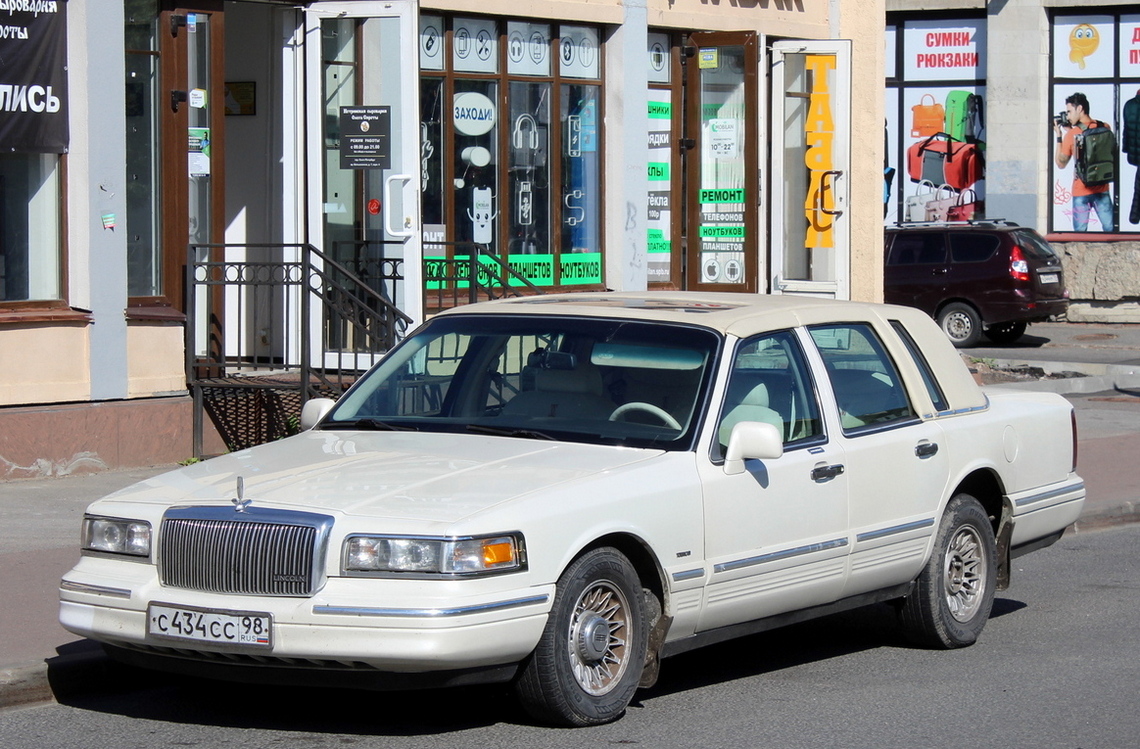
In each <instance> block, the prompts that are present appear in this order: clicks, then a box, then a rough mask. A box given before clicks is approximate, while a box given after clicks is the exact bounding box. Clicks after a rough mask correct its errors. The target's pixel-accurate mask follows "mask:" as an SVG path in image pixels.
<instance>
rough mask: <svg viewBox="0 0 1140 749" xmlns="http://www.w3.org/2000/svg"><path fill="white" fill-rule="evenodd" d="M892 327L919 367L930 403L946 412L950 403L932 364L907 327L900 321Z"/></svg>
mask: <svg viewBox="0 0 1140 749" xmlns="http://www.w3.org/2000/svg"><path fill="white" fill-rule="evenodd" d="M891 327H892V328H894V329H895V332H896V333H898V334H899V338H900V339H902V342H903V345H905V346H906V350H907V351H909V352H910V357H911V359H913V360H914V364H915V366H916V367H918V371H919V373H920V374H921V375H922V384H923V385H925V386H926V392H927V394H928V395H929V396H930V402H931V403H933V404H934V407H935V408H936V409H938V410H939V411H945V410H946V409H947V408H949V407H950V403H949V401H947V400H946V395H945V394H944V393H943V392H942V387H941V386H939V384H938V380H937V379H935V377H934V370H932V369H931V368H930V364H929V363H928V362H927V361H926V357H925V356H923V355H922V351H920V350H919V348H918V344H917V343H915V342H914V339H913V338H911V335H910V333H909V332H908V331H907V329H906V326H905V325H903V324H902V323H901V322H899V321H898V320H891Z"/></svg>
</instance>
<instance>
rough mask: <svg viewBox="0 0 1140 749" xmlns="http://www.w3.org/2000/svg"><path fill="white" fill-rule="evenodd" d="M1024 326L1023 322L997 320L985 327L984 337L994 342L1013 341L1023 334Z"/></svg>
mask: <svg viewBox="0 0 1140 749" xmlns="http://www.w3.org/2000/svg"><path fill="white" fill-rule="evenodd" d="M1026 327H1028V326H1027V325H1026V324H1025V323H1023V322H999V323H997V324H995V325H991V326H989V327H988V328H986V338H989V339H990V340H991V341H993V342H994V343H1013V342H1014V341H1016V340H1017V339H1018V338H1021V336H1023V335H1025V328H1026Z"/></svg>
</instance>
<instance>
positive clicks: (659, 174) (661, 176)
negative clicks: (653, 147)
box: [649, 161, 669, 182]
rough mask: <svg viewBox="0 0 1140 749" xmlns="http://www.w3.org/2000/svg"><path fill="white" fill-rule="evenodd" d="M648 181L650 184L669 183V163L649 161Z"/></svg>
mask: <svg viewBox="0 0 1140 749" xmlns="http://www.w3.org/2000/svg"><path fill="white" fill-rule="evenodd" d="M649 181H650V182H668V181H669V162H668V161H650V162H649Z"/></svg>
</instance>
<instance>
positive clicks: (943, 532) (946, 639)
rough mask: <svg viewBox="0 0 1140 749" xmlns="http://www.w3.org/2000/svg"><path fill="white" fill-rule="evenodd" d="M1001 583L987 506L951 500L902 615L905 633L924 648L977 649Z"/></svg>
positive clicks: (959, 497) (959, 498) (958, 498)
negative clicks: (998, 585)
mask: <svg viewBox="0 0 1140 749" xmlns="http://www.w3.org/2000/svg"><path fill="white" fill-rule="evenodd" d="M996 582H997V544H996V542H995V541H994V531H993V526H992V525H991V524H990V519H989V516H988V515H986V511H985V510H984V509H982V505H981V503H979V502H978V500H976V499H974V498H973V497H971V496H970V495H969V494H959V495H957V496H955V497H954V498H953V499H951V500H950V504H949V505H948V506H947V507H946V514H945V515H943V516H942V522H941V523H940V524H939V526H938V535H937V536H936V537H935V540H934V551H933V552H932V553H931V555H930V560H929V561H927V563H926V566H925V567H924V568H923V570H922V572H921V573H920V574H919V576H918V579H917V580H916V581H915V586H914V591H913V592H912V593H911V594H910V595H909V596H907V597H906V599H904V600H903V604H902V607H901V609H900V614H901V620H902V625H903V630H904V631H905V632H906V635H907V637H908V638H909V639H910V640H911V641H912V642H914V643H915V644H918V645H925V646H929V647H934V648H943V649H949V648H959V647H964V646H966V645H972V644H973V643H974V641H975V640H977V639H978V635H980V634H981V632H982V628H983V627H985V626H986V621H987V620H988V619H989V618H990V609H991V608H992V607H993V602H994V589H995V586H996Z"/></svg>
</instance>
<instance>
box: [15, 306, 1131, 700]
mask: <svg viewBox="0 0 1140 749" xmlns="http://www.w3.org/2000/svg"><path fill="white" fill-rule="evenodd" d="M1081 335H1086V336H1093V338H1091V339H1089V340H1091V341H1092V343H1093V344H1095V345H1096V346H1100V345H1101V344H1103V343H1104V342H1105V341H1108V342H1110V343H1114V344H1115V345H1113V346H1111V347H1105V348H1096V347H1090V345H1089V344H1088V343H1087V342H1083V341H1082V340H1081V339H1080V338H1079V336H1081ZM1105 335H1113V336H1115V337H1114V338H1108V339H1106V338H1103V337H1102V336H1105ZM1026 339H1027V341H1026V344H1027V345H1018V346H1012V347H1002V348H986V349H971V350H966V351H963V353H964V354H965V355H966V356H967V358H973V359H976V360H978V361H979V362H984V363H985V366H984V368H986V369H989V370H1002V369H1008V368H1011V367H1015V366H1020V365H1031V366H1036V367H1039V368H1041V369H1043V370H1044V371H1045V372H1046V373H1048V372H1082V373H1084V374H1086V375H1089V376H1084V377H1075V378H1074V377H1070V378H1065V379H1039V380H1028V381H1023V382H1008V383H1004V384H999V385H991V387H998V388H1028V389H1037V390H1041V389H1048V390H1053V391H1055V392H1060V393H1062V394H1064V395H1066V397H1068V398H1069V399H1070V401H1071V402H1072V403H1073V405H1074V407H1075V408H1076V412H1077V423H1078V432H1079V444H1078V452H1079V464H1078V470H1079V471H1080V474H1081V476H1083V477H1084V479H1085V483H1086V487H1087V490H1088V498H1087V500H1086V503H1085V509H1084V512H1083V514H1082V516H1081V518H1080V520H1078V521H1077V523H1076V524H1075V526H1074V528H1075V532H1077V533H1080V532H1085V531H1088V530H1091V529H1095V528H1100V527H1106V526H1109V525H1114V524H1119V523H1127V522H1140V461H1137V460H1136V456H1137V455H1140V326H1134V327H1128V326H1089V325H1081V326H1067V325H1066V324H1064V323H1053V324H1045V325H1041V326H1033V327H1031V328H1030V332H1029V334H1027V335H1026ZM998 354H1000V356H998ZM1062 357H1064V358H1062ZM1089 359H1094V361H1088V360H1089ZM1097 359H1099V361H1095V360H1097ZM1032 376H1033V375H1029V377H1032ZM174 468H177V466H158V467H153V468H142V469H133V470H126V471H115V472H107V473H101V474H92V475H88V476H75V477H64V478H49V479H25V480H15V481H6V482H5V481H0V593H2V594H3V605H0V709H3V708H5V707H11V706H17V705H29V704H34V703H41V702H49V701H52V700H53V699H57V698H61V697H65V696H67V695H69V694H78V693H80V692H83V691H87V690H89V689H96V688H97V689H107V688H113V684H115V683H116V682H121V681H123V680H125V679H127V678H129V673H130V671H129V670H127V669H125V668H121V667H118V666H116V665H115V664H113V663H112V662H111V661H109V660H108V659H107V658H106V657H105V656H104V655H103V653H102V650H101V649H99V647H98V646H96V645H95V644H94V643H91V642H89V641H87V640H83V639H80V638H76V637H75V636H74V635H72V634H71V633H69V632H67V631H66V630H64V629H63V628H62V627H60V625H59V623H58V621H57V618H56V617H57V613H58V611H57V606H58V585H59V580H60V577H61V576H62V575H63V574H64V573H65V572H66V571H67V570H69V569H70V568H71V567H72V565H73V564H74V563H75V561H76V559H77V558H78V555H79V552H78V533H79V525H80V519H81V518H82V516H83V511H84V509H85V508H86V507H87V505H88V504H89V503H90V502H92V501H94V500H95V499H98V498H99V497H101V496H103V495H105V494H109V493H111V492H112V491H115V490H117V489H119V488H122V487H125V486H127V485H129V484H132V483H134V482H136V481H141V480H143V479H145V478H148V477H150V476H153V475H156V474H158V473H161V472H164V471H167V470H171V469H174ZM1071 532H1072V531H1071Z"/></svg>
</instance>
